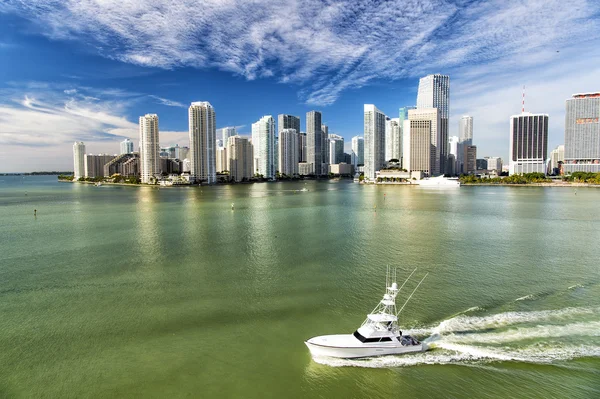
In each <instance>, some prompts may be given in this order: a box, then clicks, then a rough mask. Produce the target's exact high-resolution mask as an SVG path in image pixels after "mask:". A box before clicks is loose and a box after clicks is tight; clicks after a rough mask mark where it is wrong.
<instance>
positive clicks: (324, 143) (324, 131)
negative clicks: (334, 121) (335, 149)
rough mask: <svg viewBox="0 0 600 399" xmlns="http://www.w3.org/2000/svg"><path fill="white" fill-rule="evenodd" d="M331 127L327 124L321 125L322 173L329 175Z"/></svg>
mask: <svg viewBox="0 0 600 399" xmlns="http://www.w3.org/2000/svg"><path fill="white" fill-rule="evenodd" d="M329 141H330V140H329V127H328V126H327V125H325V124H322V125H321V160H322V162H323V163H322V164H321V174H322V175H327V174H328V173H329V168H328V167H327V165H329Z"/></svg>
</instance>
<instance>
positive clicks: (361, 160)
mask: <svg viewBox="0 0 600 399" xmlns="http://www.w3.org/2000/svg"><path fill="white" fill-rule="evenodd" d="M350 156H351V157H352V165H354V167H357V166H358V165H364V164H365V140H364V139H363V138H362V137H360V136H354V137H352V153H351V154H350Z"/></svg>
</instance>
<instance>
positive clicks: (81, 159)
mask: <svg viewBox="0 0 600 399" xmlns="http://www.w3.org/2000/svg"><path fill="white" fill-rule="evenodd" d="M84 176H85V144H83V141H76V142H75V144H73V180H78V179H79V178H81V177H84Z"/></svg>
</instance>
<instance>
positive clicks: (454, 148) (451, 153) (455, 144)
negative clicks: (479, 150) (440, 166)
mask: <svg viewBox="0 0 600 399" xmlns="http://www.w3.org/2000/svg"><path fill="white" fill-rule="evenodd" d="M459 151H460V142H459V139H458V136H450V138H449V139H448V168H449V169H451V170H449V171H446V173H448V174H449V175H451V176H454V175H458V174H460V165H459Z"/></svg>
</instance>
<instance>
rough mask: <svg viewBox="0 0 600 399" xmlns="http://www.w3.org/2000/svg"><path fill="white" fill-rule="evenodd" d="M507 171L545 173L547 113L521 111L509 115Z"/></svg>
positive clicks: (513, 172) (511, 172) (514, 172)
mask: <svg viewBox="0 0 600 399" xmlns="http://www.w3.org/2000/svg"><path fill="white" fill-rule="evenodd" d="M509 154H510V161H509V173H510V174H511V175H512V174H523V173H532V172H537V173H545V172H546V158H547V154H548V115H546V114H532V113H529V112H523V113H522V114H520V115H513V116H511V117H510V151H509Z"/></svg>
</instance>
